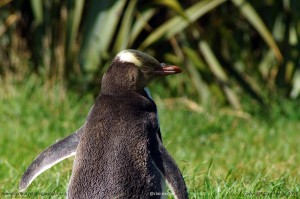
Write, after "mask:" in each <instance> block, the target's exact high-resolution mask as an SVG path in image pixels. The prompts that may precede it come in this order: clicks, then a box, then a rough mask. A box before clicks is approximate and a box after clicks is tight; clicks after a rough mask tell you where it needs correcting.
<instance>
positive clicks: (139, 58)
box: [101, 49, 181, 91]
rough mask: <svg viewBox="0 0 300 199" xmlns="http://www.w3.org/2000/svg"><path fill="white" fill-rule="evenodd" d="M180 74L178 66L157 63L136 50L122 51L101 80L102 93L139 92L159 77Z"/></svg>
mask: <svg viewBox="0 0 300 199" xmlns="http://www.w3.org/2000/svg"><path fill="white" fill-rule="evenodd" d="M177 73H181V69H180V68H179V67H178V66H173V65H168V64H164V63H159V62H158V61H157V60H156V59H155V58H153V57H151V56H150V55H148V54H145V53H143V52H140V51H137V50H132V49H128V50H123V51H121V52H120V53H119V54H117V55H116V57H115V58H114V59H113V61H112V64H111V65H110V67H109V69H108V70H107V72H106V74H105V75H104V77H103V79H102V86H101V87H102V89H101V90H102V91H105V90H106V89H113V90H115V91H116V90H119V91H128V90H130V91H141V90H143V89H144V87H146V86H147V85H148V84H149V83H150V82H151V81H153V80H154V79H157V78H159V77H163V76H167V75H173V74H177Z"/></svg>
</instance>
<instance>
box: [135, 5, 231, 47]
mask: <svg viewBox="0 0 300 199" xmlns="http://www.w3.org/2000/svg"><path fill="white" fill-rule="evenodd" d="M224 2H226V0H206V1H200V2H198V3H196V4H194V5H193V6H191V7H190V8H188V9H187V10H186V12H185V15H186V16H187V18H188V20H186V19H184V18H183V17H181V16H175V17H173V18H171V19H169V20H168V21H166V22H165V23H164V24H163V25H161V26H160V27H159V28H157V29H156V30H155V31H153V32H152V33H151V34H150V35H149V36H148V37H147V38H146V39H145V41H144V42H143V43H142V44H141V45H140V47H139V49H145V48H146V47H148V46H149V45H151V44H152V43H154V42H155V41H158V40H160V39H169V38H170V37H172V36H174V35H175V34H176V33H178V32H180V31H183V30H184V29H185V28H186V27H187V26H189V25H190V24H191V23H192V22H194V21H196V20H197V19H198V18H200V17H201V16H203V15H204V14H206V13H207V12H210V11H211V10H213V9H214V8H216V7H217V6H219V5H221V4H222V3H224Z"/></svg>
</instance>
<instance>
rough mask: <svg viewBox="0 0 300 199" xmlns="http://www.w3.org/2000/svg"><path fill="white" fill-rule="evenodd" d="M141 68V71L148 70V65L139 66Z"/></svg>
mask: <svg viewBox="0 0 300 199" xmlns="http://www.w3.org/2000/svg"><path fill="white" fill-rule="evenodd" d="M140 68H141V70H142V71H143V72H146V73H147V72H150V68H149V67H147V66H141V67H140Z"/></svg>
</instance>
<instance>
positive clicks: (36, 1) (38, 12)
mask: <svg viewBox="0 0 300 199" xmlns="http://www.w3.org/2000/svg"><path fill="white" fill-rule="evenodd" d="M30 4H31V9H32V12H33V15H34V18H35V23H36V25H38V24H40V23H42V21H43V1H41V0H31V1H30Z"/></svg>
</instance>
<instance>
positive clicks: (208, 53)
mask: <svg viewBox="0 0 300 199" xmlns="http://www.w3.org/2000/svg"><path fill="white" fill-rule="evenodd" d="M199 49H200V51H201V52H202V54H203V56H204V59H205V61H206V62H207V64H208V66H209V68H210V70H211V72H212V73H213V74H214V75H215V77H216V78H217V79H218V81H219V83H220V85H221V87H222V89H223V91H224V93H225V95H226V97H227V100H228V101H229V103H230V104H231V105H232V106H233V107H234V108H235V109H240V108H241V104H240V102H239V99H238V97H237V96H236V94H235V93H234V92H233V91H232V90H231V88H230V87H229V82H228V77H227V75H226V73H225V72H224V70H223V69H222V67H221V65H220V63H219V61H218V60H217V58H216V56H215V55H214V53H213V51H212V50H211V48H210V47H209V45H208V44H207V42H206V41H204V40H202V41H200V43H199Z"/></svg>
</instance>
